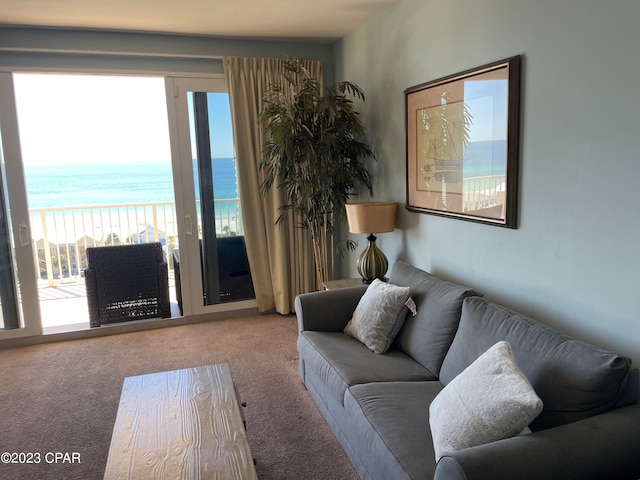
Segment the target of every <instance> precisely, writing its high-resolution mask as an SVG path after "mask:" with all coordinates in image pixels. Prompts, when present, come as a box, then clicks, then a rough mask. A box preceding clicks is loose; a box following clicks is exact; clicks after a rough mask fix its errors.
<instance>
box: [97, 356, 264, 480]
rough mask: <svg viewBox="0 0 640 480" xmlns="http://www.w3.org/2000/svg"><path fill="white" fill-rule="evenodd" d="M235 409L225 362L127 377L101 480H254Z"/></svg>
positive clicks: (241, 428) (242, 430)
mask: <svg viewBox="0 0 640 480" xmlns="http://www.w3.org/2000/svg"><path fill="white" fill-rule="evenodd" d="M240 408H241V407H240V405H239V402H238V398H237V395H236V391H235V387H234V383H233V379H232V378H231V373H230V371H229V366H228V365H227V364H226V363H223V364H217V365H206V366H202V367H194V368H187V369H183V370H173V371H168V372H158V373H151V374H148V375H139V376H135V377H127V378H125V380H124V385H123V387H122V395H121V397H120V405H119V408H118V414H117V417H116V422H115V426H114V429H113V436H112V438H111V448H110V450H109V458H108V459H107V468H106V471H105V476H104V478H105V480H107V479H118V480H121V479H135V480H144V479H156V478H171V479H176V480H177V479H184V480H187V479H193V480H205V479H220V480H222V479H225V480H226V479H250V480H256V479H257V475H256V471H255V467H254V464H253V458H252V456H251V451H250V450H249V444H248V442H247V436H246V432H245V429H244V424H243V417H242V413H241V410H240Z"/></svg>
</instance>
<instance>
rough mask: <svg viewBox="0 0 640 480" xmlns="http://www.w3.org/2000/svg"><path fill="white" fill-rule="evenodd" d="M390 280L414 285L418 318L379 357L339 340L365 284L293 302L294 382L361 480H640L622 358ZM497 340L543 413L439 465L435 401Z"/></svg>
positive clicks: (488, 308)
mask: <svg viewBox="0 0 640 480" xmlns="http://www.w3.org/2000/svg"><path fill="white" fill-rule="evenodd" d="M389 283H390V284H394V285H400V286H405V287H409V288H410V291H411V296H412V298H413V300H414V302H415V304H416V306H417V315H415V316H411V315H410V314H409V315H407V317H406V320H405V322H404V325H403V326H402V328H401V330H400V331H399V333H398V334H397V336H396V337H395V341H394V342H393V344H392V346H391V348H390V349H389V350H388V351H387V352H386V353H384V354H376V353H373V352H372V351H371V350H370V349H369V348H367V347H366V346H365V345H364V344H363V343H361V342H360V341H358V340H356V339H355V338H353V337H351V336H350V335H347V334H346V333H344V332H343V330H344V328H345V325H346V324H347V323H348V322H349V320H350V319H351V316H352V314H353V312H354V310H355V309H356V307H357V305H358V303H359V301H360V298H361V297H362V295H363V294H364V292H365V290H366V287H364V286H363V287H355V288H348V289H341V290H329V291H321V292H313V293H309V294H304V295H300V296H298V298H297V299H296V314H297V318H298V326H299V336H298V352H299V359H300V375H301V377H302V380H303V382H304V385H305V386H306V387H307V389H308V391H309V392H310V394H311V396H312V397H313V398H314V400H315V402H316V403H317V405H318V407H319V408H320V410H321V411H322V413H323V415H324V416H325V418H326V420H327V422H328V424H329V425H330V427H331V429H332V430H333V432H334V434H335V435H336V437H337V438H338V440H339V441H340V443H341V444H342V446H343V448H344V450H345V451H346V453H347V455H348V456H349V458H350V459H351V461H352V463H353V465H354V466H355V468H356V470H357V471H358V473H359V475H360V477H361V478H362V479H381V480H382V479H385V480H400V479H414V480H418V479H421V480H422V479H431V478H435V479H439V480H440V479H467V480H472V479H473V480H477V479H493V480H495V479H520V480H522V479H525V480H526V479H578V478H580V479H587V478H589V479H590V478H593V479H595V478H598V479H616V478H625V479H638V478H640V404H639V403H638V401H639V399H638V396H639V381H638V370H637V369H636V368H634V367H632V365H631V361H630V360H629V359H628V358H625V357H623V356H620V355H617V354H615V353H612V352H607V351H604V350H602V349H599V348H597V347H595V346H592V345H590V344H587V343H585V342H581V341H578V340H576V339H573V338H571V337H569V336H567V335H564V334H562V333H560V332H557V331H555V330H553V329H551V328H548V327H546V326H544V325H542V324H540V323H538V322H536V321H534V320H531V319H529V318H527V317H525V316H523V315H520V314H518V313H515V312H512V311H509V310H507V309H505V308H503V307H501V306H499V305H496V304H494V303H491V302H489V301H487V300H485V299H484V298H482V297H481V296H480V295H479V294H478V293H477V292H475V291H473V290H472V289H469V288H465V287H463V286H460V285H455V284H453V283H450V282H446V281H443V280H441V279H439V278H437V277H436V276H433V275H430V274H429V273H427V272H424V271H422V270H419V269H417V268H415V267H413V266H410V265H408V264H405V263H402V262H398V263H396V264H394V265H393V267H392V269H391V272H390V278H389ZM502 340H505V341H507V342H509V344H510V345H511V347H512V349H513V354H514V356H515V357H516V359H517V364H518V366H519V367H520V369H521V370H522V372H523V373H524V374H525V375H526V378H527V379H528V381H529V382H530V384H531V386H532V387H533V388H534V389H535V393H537V395H538V396H539V397H540V399H541V400H542V402H543V404H544V407H543V409H542V412H541V413H540V414H539V415H538V416H537V417H536V418H535V419H534V420H533V421H532V422H531V424H530V425H529V428H530V430H531V431H532V433H531V434H529V435H518V436H513V437H510V438H506V439H502V440H498V441H493V442H490V443H485V444H481V445H477V446H472V447H469V448H464V449H461V450H458V451H455V452H451V453H448V454H446V455H444V456H443V457H442V458H441V459H440V460H439V461H438V462H436V459H435V454H434V446H433V441H432V434H431V428H430V422H429V406H430V404H431V402H432V401H433V400H434V398H436V396H437V395H438V394H439V393H440V392H441V391H442V390H443V389H444V388H445V386H446V385H448V384H449V383H450V382H452V380H453V379H454V378H456V376H458V375H459V374H460V373H461V372H463V371H464V370H465V369H466V368H467V367H468V366H469V365H471V364H472V363H473V362H474V361H475V360H476V359H477V358H478V357H479V356H480V355H481V354H482V353H483V352H485V351H486V350H487V349H488V348H489V347H491V346H492V345H494V344H495V343H496V342H499V341H502ZM478 400H479V401H481V400H482V399H478Z"/></svg>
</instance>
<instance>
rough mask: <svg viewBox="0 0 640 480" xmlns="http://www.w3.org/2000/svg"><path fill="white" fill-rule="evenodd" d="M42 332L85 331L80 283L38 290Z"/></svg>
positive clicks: (171, 291) (174, 306)
mask: <svg viewBox="0 0 640 480" xmlns="http://www.w3.org/2000/svg"><path fill="white" fill-rule="evenodd" d="M38 295H39V297H40V314H41V318H42V331H43V333H44V334H45V335H46V334H51V333H61V332H72V331H77V330H88V329H89V328H90V327H89V311H88V309H87V293H86V290H85V286H84V281H78V282H64V283H60V284H57V285H55V286H53V287H49V286H46V285H43V286H40V287H39V288H38ZM169 300H170V301H171V316H172V317H179V316H180V310H179V309H178V302H177V300H176V289H175V281H174V277H173V272H170V274H169Z"/></svg>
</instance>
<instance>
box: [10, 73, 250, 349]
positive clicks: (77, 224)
mask: <svg viewBox="0 0 640 480" xmlns="http://www.w3.org/2000/svg"><path fill="white" fill-rule="evenodd" d="M38 82H40V83H38ZM110 82H111V83H110ZM114 82H115V83H126V84H127V85H133V84H135V83H144V84H145V85H147V83H145V82H150V83H149V85H150V86H149V87H143V89H144V90H145V92H147V93H148V91H151V90H153V91H159V92H160V97H159V98H160V101H159V103H161V106H162V108H161V109H160V110H158V111H157V113H156V114H153V113H150V112H149V109H150V107H141V106H140V105H139V103H140V102H141V101H142V97H146V96H147V93H144V95H143V93H140V92H139V93H134V94H133V96H127V95H128V94H127V93H126V91H124V92H123V91H122V90H118V89H117V88H115V87H114V86H113V85H114V84H115V83H114ZM158 82H159V83H158ZM71 83H72V84H73V85H74V87H73V88H68V87H69V85H70V84H71ZM85 84H87V85H89V86H88V87H86V89H85V90H82V93H81V88H85V86H83V85H85ZM38 85H40V87H39V86H38ZM132 88H133V87H132ZM136 88H137V87H136ZM118 92H120V93H118ZM38 94H40V95H38ZM43 96H44V97H43ZM156 97H157V95H156ZM154 98H155V97H154ZM49 101H51V102H53V103H54V104H55V105H54V106H49V105H48V102H49ZM157 103H158V102H157V101H155V100H154V104H157ZM145 105H146V104H145ZM154 111H155V110H154ZM150 114H151V116H153V117H154V118H155V120H158V121H159V123H158V122H155V121H152V120H150V119H149V115H150ZM156 117H157V118H156ZM154 122H155V123H154ZM152 124H153V125H156V124H158V125H160V124H161V125H160V126H157V127H156V129H155V130H154V132H155V133H152V134H151V136H150V137H145V136H143V132H149V131H151V127H152ZM114 127H115V130H114ZM114 131H115V133H109V132H114ZM0 133H1V135H2V143H1V144H0V147H1V148H0V307H1V308H0V314H1V316H0V339H2V338H11V337H17V336H27V335H37V334H41V333H43V318H42V317H43V316H44V317H47V316H48V317H52V318H54V317H55V319H56V321H63V322H64V323H65V324H64V325H61V329H59V330H55V328H56V327H50V326H47V329H45V333H54V332H55V331H63V330H67V329H72V328H67V327H73V328H76V325H71V324H69V325H67V323H69V322H72V323H76V321H75V320H73V319H74V318H75V317H74V316H75V315H80V314H81V316H82V317H85V316H86V314H87V305H86V297H85V296H84V278H83V273H84V269H85V268H86V249H87V248H88V247H94V246H102V245H116V244H121V243H124V244H126V243H142V242H151V241H159V242H160V243H162V245H163V247H164V251H165V253H166V255H167V261H168V263H169V270H170V272H171V270H172V267H174V268H173V270H174V272H175V286H174V285H171V287H170V290H171V292H170V293H171V296H172V297H173V299H176V300H177V302H176V303H178V304H179V305H180V307H179V310H178V308H177V307H178V305H175V307H176V308H175V311H174V308H173V307H172V312H174V316H176V315H182V314H184V315H189V314H202V313H208V312H218V311H224V310H234V309H241V308H248V307H254V306H255V300H253V298H254V293H253V285H252V281H251V273H250V270H249V265H248V261H247V256H246V250H245V244H244V231H243V230H244V229H243V224H242V215H241V209H240V202H239V198H238V197H239V195H238V189H237V176H236V168H235V154H234V149H233V134H232V129H231V120H230V111H229V100H228V95H227V93H226V83H225V81H224V78H216V79H211V78H208V79H204V78H196V79H193V78H173V77H166V78H164V79H163V78H161V77H155V78H152V77H145V78H143V77H126V76H111V77H109V76H100V75H90V76H88V75H78V74H76V75H58V74H31V73H30V74H15V75H14V74H13V73H9V72H7V73H1V72H0ZM149 155H153V158H151V157H150V156H149ZM143 157H144V158H143ZM163 159H164V161H161V160H163ZM142 160H144V161H142ZM156 160H158V161H161V162H160V163H159V162H158V161H156ZM143 194H145V195H146V194H148V195H147V196H144V197H143V196H142V195H143ZM108 195H112V197H113V198H111V197H109V198H107V196H108ZM69 199H72V200H73V201H71V200H69ZM63 200H64V201H63ZM67 200H69V201H67ZM61 202H62V203H63V204H61ZM30 207H31V208H30ZM174 261H175V265H173V262H174ZM170 283H171V278H170ZM62 291H64V292H65V295H66V294H70V295H72V296H73V295H75V296H76V297H78V298H75V299H74V304H73V305H72V306H70V307H69V305H70V304H69V303H64V306H63V304H62V303H59V304H58V303H57V302H61V300H58V299H59V298H60V297H59V295H60V294H61V293H62ZM45 292H46V294H47V295H48V294H49V293H50V294H51V295H53V296H52V297H51V299H53V300H54V301H53V302H48V303H49V304H50V305H51V306H53V303H56V306H60V307H62V308H60V309H58V310H56V312H57V313H55V314H53V315H48V314H47V312H48V310H47V308H49V305H47V308H45V306H43V304H44V303H45V302H44V300H45V298H44V296H45ZM174 295H175V296H174ZM173 299H172V300H173ZM67 301H71V300H69V299H68V298H65V302H67ZM173 301H174V302H175V300H173ZM41 312H45V315H43V314H42V313H41ZM178 312H179V313H178ZM44 320H46V319H44ZM44 323H46V322H44ZM47 325H48V324H47ZM77 328H88V323H87V322H85V326H84V327H83V326H82V324H80V323H78V324H77Z"/></svg>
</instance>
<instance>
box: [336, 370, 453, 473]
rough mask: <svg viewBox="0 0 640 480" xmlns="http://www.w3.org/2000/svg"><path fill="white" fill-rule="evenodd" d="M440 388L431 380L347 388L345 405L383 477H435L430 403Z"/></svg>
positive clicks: (437, 383)
mask: <svg viewBox="0 0 640 480" xmlns="http://www.w3.org/2000/svg"><path fill="white" fill-rule="evenodd" d="M441 390H442V384H440V382H437V381H431V382H385V383H368V384H362V385H356V386H353V387H350V388H349V390H348V391H347V393H346V395H345V409H346V410H347V413H348V414H349V415H350V417H351V419H352V420H353V422H352V424H353V425H355V428H356V430H357V431H358V432H359V434H360V439H361V441H362V442H364V443H365V446H362V447H360V448H359V450H360V451H365V450H366V451H367V452H371V455H372V457H373V458H375V459H376V460H377V461H376V463H377V464H378V465H379V466H380V468H384V469H387V471H385V472H384V475H380V477H381V478H393V479H401V478H408V479H416V480H417V479H425V478H433V474H434V471H435V465H436V462H435V453H434V449H433V442H432V440H431V430H430V427H429V404H430V403H431V402H432V401H433V399H434V398H435V397H436V396H437V395H438V393H439V392H440V391H441Z"/></svg>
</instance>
